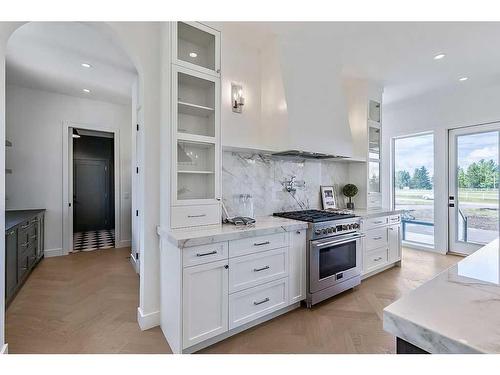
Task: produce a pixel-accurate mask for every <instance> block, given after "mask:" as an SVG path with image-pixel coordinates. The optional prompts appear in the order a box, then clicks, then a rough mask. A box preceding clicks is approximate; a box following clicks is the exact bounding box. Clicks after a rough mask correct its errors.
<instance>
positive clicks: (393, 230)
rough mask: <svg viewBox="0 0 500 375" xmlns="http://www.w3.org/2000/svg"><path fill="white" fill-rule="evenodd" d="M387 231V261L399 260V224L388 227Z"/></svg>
mask: <svg viewBox="0 0 500 375" xmlns="http://www.w3.org/2000/svg"><path fill="white" fill-rule="evenodd" d="M388 232H389V261H390V262H397V261H399V260H401V224H395V225H391V226H390V227H388Z"/></svg>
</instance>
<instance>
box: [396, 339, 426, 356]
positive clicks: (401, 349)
mask: <svg viewBox="0 0 500 375" xmlns="http://www.w3.org/2000/svg"><path fill="white" fill-rule="evenodd" d="M396 354H429V352H426V351H425V350H423V349H420V348H419V347H418V346H415V345H413V344H411V343H409V342H408V341H405V340H403V339H400V338H399V337H396Z"/></svg>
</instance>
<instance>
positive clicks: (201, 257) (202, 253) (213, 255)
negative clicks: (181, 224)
mask: <svg viewBox="0 0 500 375" xmlns="http://www.w3.org/2000/svg"><path fill="white" fill-rule="evenodd" d="M224 259H227V242H218V243H214V244H210V245H201V246H193V247H186V248H184V249H182V263H183V265H184V267H189V266H194V265H197V264H203V263H209V262H215V261H217V260H224Z"/></svg>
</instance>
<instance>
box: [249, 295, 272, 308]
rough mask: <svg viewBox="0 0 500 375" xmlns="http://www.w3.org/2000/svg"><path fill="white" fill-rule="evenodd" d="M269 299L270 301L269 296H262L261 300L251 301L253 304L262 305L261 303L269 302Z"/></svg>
mask: <svg viewBox="0 0 500 375" xmlns="http://www.w3.org/2000/svg"><path fill="white" fill-rule="evenodd" d="M269 301H270V300H269V297H266V298H264V299H263V300H262V301H258V302H257V301H254V302H253V304H254V305H255V306H257V305H262V304H263V303H266V302H269Z"/></svg>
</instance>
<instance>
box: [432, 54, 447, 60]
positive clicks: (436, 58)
mask: <svg viewBox="0 0 500 375" xmlns="http://www.w3.org/2000/svg"><path fill="white" fill-rule="evenodd" d="M445 56H446V55H445V54H444V53H440V54H439V55H436V56H434V60H441V59H442V58H443V57H445Z"/></svg>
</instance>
